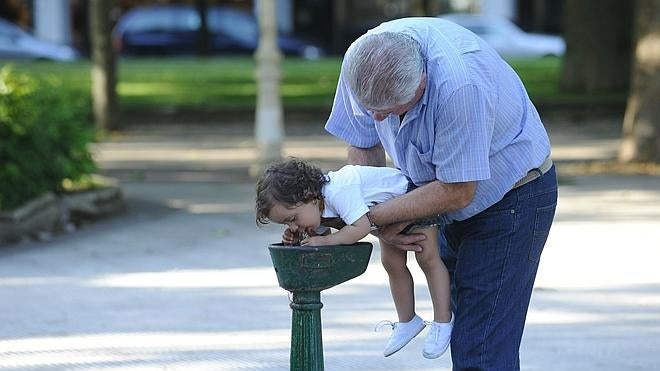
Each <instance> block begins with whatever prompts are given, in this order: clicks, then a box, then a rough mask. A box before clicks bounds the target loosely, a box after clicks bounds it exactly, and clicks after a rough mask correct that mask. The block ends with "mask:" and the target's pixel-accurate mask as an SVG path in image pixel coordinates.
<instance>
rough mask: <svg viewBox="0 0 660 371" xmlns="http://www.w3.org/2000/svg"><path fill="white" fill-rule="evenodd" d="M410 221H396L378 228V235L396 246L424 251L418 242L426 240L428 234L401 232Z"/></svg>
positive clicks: (408, 249) (402, 248)
mask: <svg viewBox="0 0 660 371" xmlns="http://www.w3.org/2000/svg"><path fill="white" fill-rule="evenodd" d="M409 224H410V222H401V223H394V224H389V225H385V226H382V227H380V228H379V229H378V237H379V238H381V239H382V240H383V241H385V242H387V243H389V244H391V245H393V246H394V247H396V248H398V249H401V250H405V251H417V252H419V251H422V246H421V245H419V244H417V242H420V241H424V240H425V239H426V236H425V235H424V234H422V233H411V234H401V231H402V230H404V229H405V228H406V227H407V226H408V225H409Z"/></svg>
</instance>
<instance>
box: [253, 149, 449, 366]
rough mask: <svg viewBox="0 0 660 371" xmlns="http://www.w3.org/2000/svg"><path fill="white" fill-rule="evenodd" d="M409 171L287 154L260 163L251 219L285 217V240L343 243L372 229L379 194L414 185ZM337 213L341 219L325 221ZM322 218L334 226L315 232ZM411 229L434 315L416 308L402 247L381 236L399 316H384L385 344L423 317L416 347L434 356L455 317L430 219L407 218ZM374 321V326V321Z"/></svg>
mask: <svg viewBox="0 0 660 371" xmlns="http://www.w3.org/2000/svg"><path fill="white" fill-rule="evenodd" d="M414 188H415V186H414V185H413V184H410V182H409V180H408V178H407V177H406V176H405V175H404V174H403V173H401V172H400V171H399V170H397V169H394V168H390V167H372V166H356V165H347V166H344V167H342V168H341V169H339V170H337V171H331V172H329V173H328V174H327V175H325V174H323V172H322V171H321V170H320V169H319V168H317V167H315V166H313V165H310V164H308V163H305V162H303V161H301V160H298V159H295V158H290V159H288V160H285V161H282V162H279V163H276V164H274V165H272V166H270V167H269V168H267V169H266V170H265V172H264V174H263V175H262V176H261V177H260V178H259V180H258V181H257V187H256V192H257V197H256V220H257V224H258V225H262V224H267V223H269V222H271V221H272V222H274V223H278V224H285V225H286V226H287V228H286V230H285V231H284V234H283V237H282V240H283V242H284V243H285V244H298V243H300V244H301V245H308V246H323V245H348V244H353V243H355V242H357V241H359V240H360V239H362V238H364V237H365V236H367V235H368V234H369V233H370V232H371V230H372V224H371V222H370V221H369V206H370V205H374V204H376V203H380V202H385V201H387V200H389V199H392V198H394V197H396V196H399V195H402V194H404V193H406V192H408V191H411V190H412V189H414ZM337 217H338V218H340V219H341V221H343V223H341V224H345V225H343V226H341V225H337V224H334V225H333V224H332V223H328V222H329V221H330V220H332V219H336V218H337ZM322 225H332V226H333V227H335V228H337V231H336V232H334V233H329V232H330V230H329V229H327V228H326V231H324V232H321V228H320V227H322ZM411 227H412V228H410V231H413V230H414V231H415V233H423V234H425V235H426V239H425V240H424V241H421V242H419V244H420V245H421V246H422V251H420V252H415V257H416V258H417V262H418V264H419V266H420V268H421V269H422V271H423V272H424V275H425V276H426V281H427V284H428V287H429V292H430V296H431V301H432V304H433V317H434V318H433V321H432V322H425V321H423V320H422V319H421V318H420V317H419V316H418V315H417V314H416V313H415V298H414V283H413V278H412V275H411V274H410V271H409V270H408V267H407V266H406V259H407V251H404V250H399V249H398V248H396V247H394V246H392V245H390V244H387V243H386V242H384V241H382V240H380V246H381V262H382V264H383V267H384V268H385V271H386V272H387V275H388V277H389V284H390V291H391V293H392V298H393V300H394V306H395V309H396V312H397V315H398V319H399V322H396V323H392V322H389V321H385V322H387V323H389V324H390V325H391V326H392V329H393V331H392V334H391V335H390V338H389V341H388V343H387V345H386V347H385V350H384V352H383V353H384V355H385V357H387V356H390V355H392V354H394V353H396V352H397V351H399V350H400V349H401V348H403V347H404V346H405V345H406V344H408V342H410V341H411V340H412V339H413V338H414V337H415V336H417V335H418V334H419V333H420V332H421V331H422V330H423V329H424V327H425V326H426V325H428V326H429V332H428V334H427V337H426V341H425V343H424V350H423V352H422V354H423V355H424V357H426V358H437V357H440V356H441V355H442V354H443V353H444V352H445V351H446V350H447V347H448V346H449V340H450V338H451V330H452V327H453V322H454V318H453V315H452V313H451V309H450V299H449V297H450V292H449V274H448V272H447V269H446V267H445V265H444V264H443V262H442V260H441V259H440V254H439V250H438V239H437V233H438V231H437V227H436V226H434V225H433V226H430V225H426V224H424V223H422V224H421V225H420V224H412V225H411ZM380 325H381V324H379V326H377V329H378V328H379V327H380Z"/></svg>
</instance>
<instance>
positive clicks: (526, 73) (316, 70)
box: [0, 57, 625, 109]
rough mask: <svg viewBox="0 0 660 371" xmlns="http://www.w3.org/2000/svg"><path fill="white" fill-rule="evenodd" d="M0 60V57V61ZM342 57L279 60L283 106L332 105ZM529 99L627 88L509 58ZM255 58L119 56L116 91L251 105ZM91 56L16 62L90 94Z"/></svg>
mask: <svg viewBox="0 0 660 371" xmlns="http://www.w3.org/2000/svg"><path fill="white" fill-rule="evenodd" d="M0 64H2V63H1V61H0ZM340 64H341V59H340V58H326V59H321V60H318V61H307V60H301V59H285V60H284V61H283V63H282V84H281V93H282V101H283V103H284V105H285V106H287V107H329V106H330V105H331V104H332V100H333V97H334V92H335V88H336V85H337V78H338V74H339V67H340ZM510 64H511V65H512V67H513V68H514V69H515V70H516V71H517V72H518V74H519V75H520V76H521V79H522V80H523V82H524V83H525V86H526V87H527V89H528V92H529V95H530V97H531V98H532V100H533V101H535V102H536V101H542V100H544V101H552V102H567V103H578V104H579V103H593V102H606V103H613V102H624V101H625V93H621V94H610V95H599V96H584V95H578V94H565V93H561V92H559V88H558V81H559V75H560V67H561V66H560V65H561V60H560V59H558V58H544V59H539V60H512V61H510ZM255 66H256V64H255V61H254V60H253V59H252V58H247V57H233V58H208V59H201V58H160V59H156V58H145V59H128V58H127V59H119V60H118V76H119V83H118V86H117V91H118V94H119V99H120V104H121V106H122V107H123V108H129V109H131V108H132V109H150V108H157V107H185V108H202V107H203V108H251V107H254V105H255V101H256V98H255V97H256V92H257V86H256V84H255V79H254V76H255ZM90 68H91V64H90V62H89V61H80V62H74V63H52V62H32V63H21V64H20V65H19V64H16V65H15V69H16V70H18V71H22V72H26V73H29V74H34V75H39V76H49V77H52V76H54V77H58V78H61V79H62V80H63V84H62V88H64V89H72V90H76V91H79V92H81V93H82V94H88V92H89V91H90Z"/></svg>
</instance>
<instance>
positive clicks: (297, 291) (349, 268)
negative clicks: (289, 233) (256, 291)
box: [268, 242, 373, 371]
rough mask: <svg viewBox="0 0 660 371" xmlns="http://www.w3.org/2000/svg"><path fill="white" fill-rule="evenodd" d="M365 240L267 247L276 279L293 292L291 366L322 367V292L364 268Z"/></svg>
mask: <svg viewBox="0 0 660 371" xmlns="http://www.w3.org/2000/svg"><path fill="white" fill-rule="evenodd" d="M372 248H373V246H372V245H371V243H368V242H357V243H355V244H352V245H333V246H291V245H284V244H281V243H276V244H272V245H270V246H268V250H269V251H270V258H271V260H272V261H273V266H274V267H275V273H276V274H277V281H278V283H279V285H280V287H282V288H283V289H285V290H287V291H289V292H291V293H292V294H293V299H292V301H291V303H290V304H289V306H290V307H291V309H292V316H291V353H290V358H289V360H290V369H291V370H292V371H293V370H295V371H299V370H305V371H307V370H313V371H318V370H323V367H324V366H323V339H322V333H321V308H322V307H323V303H321V291H322V290H325V289H328V288H330V287H333V286H336V285H338V284H340V283H342V282H346V281H348V280H350V279H352V278H355V277H357V276H359V275H361V274H362V273H364V271H365V270H366V269H367V265H368V264H369V258H370V256H371V250H372Z"/></svg>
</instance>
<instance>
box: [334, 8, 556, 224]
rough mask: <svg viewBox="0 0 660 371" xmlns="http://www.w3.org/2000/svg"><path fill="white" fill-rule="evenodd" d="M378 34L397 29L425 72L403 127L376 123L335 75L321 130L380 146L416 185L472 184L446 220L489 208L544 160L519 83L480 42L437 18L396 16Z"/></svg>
mask: <svg viewBox="0 0 660 371" xmlns="http://www.w3.org/2000/svg"><path fill="white" fill-rule="evenodd" d="M380 32H403V33H406V34H407V35H409V36H411V37H412V38H414V39H415V40H417V42H419V44H420V45H421V50H422V54H423V55H424V57H425V60H426V73H427V83H426V88H425V91H424V93H423V95H422V97H421V98H420V100H419V101H418V102H417V104H416V105H415V106H414V107H413V108H412V109H411V110H409V111H408V112H407V113H406V115H405V117H404V119H403V121H402V122H401V121H400V119H399V117H398V116H396V115H390V116H389V117H387V118H386V119H384V120H383V121H375V120H374V119H373V118H372V117H371V115H370V114H369V112H367V110H366V109H365V108H364V107H362V106H361V105H360V104H359V103H358V102H357V100H356V99H355V98H354V97H353V96H352V94H351V92H350V90H349V88H348V85H347V84H346V83H345V82H344V81H343V79H342V77H341V76H340V79H339V84H338V87H337V92H336V95H335V100H334V103H333V106H332V112H331V113H330V117H329V118H328V121H327V123H326V126H325V128H326V130H327V131H328V132H329V133H331V134H332V135H334V136H336V137H339V138H341V139H343V140H344V141H345V142H347V143H348V144H350V145H353V146H355V147H360V148H369V147H373V146H374V145H376V144H377V143H378V142H380V143H382V145H383V147H384V148H385V151H386V152H387V154H388V155H389V157H390V158H391V159H392V162H393V163H394V165H395V166H396V167H397V168H399V169H400V170H401V171H402V172H403V173H404V174H405V175H406V176H408V177H409V178H410V179H412V181H413V182H414V183H415V184H416V185H423V184H425V183H428V182H431V181H433V180H436V179H437V180H440V181H441V182H444V183H457V182H468V181H474V182H476V184H477V187H476V191H475V197H474V199H473V201H472V202H471V203H470V204H469V205H468V206H467V207H465V208H463V209H460V210H457V211H453V212H449V213H447V214H445V215H443V221H444V222H445V223H450V222H451V221H454V220H465V219H467V218H469V217H471V216H474V215H476V214H478V213H480V212H481V211H483V210H485V209H487V208H488V207H490V206H492V205H493V204H495V203H496V202H498V201H499V200H501V199H502V197H503V196H504V194H506V193H507V192H508V191H509V190H511V188H512V187H513V185H514V184H515V183H516V182H517V181H518V180H519V179H520V178H522V177H523V176H524V175H525V174H526V173H527V172H528V171H529V170H530V169H533V168H536V167H538V166H539V165H541V163H543V161H544V160H545V158H546V157H548V156H549V155H550V140H549V138H548V135H547V133H546V131H545V128H544V127H543V123H542V122H541V119H540V118H539V115H538V112H537V111H536V108H535V107H534V105H533V104H532V102H531V101H530V99H529V97H528V95H527V92H526V91H525V87H524V86H523V84H522V82H521V81H520V79H519V78H518V76H517V75H516V73H515V72H514V71H513V69H511V67H510V66H509V65H508V64H507V63H506V62H504V60H502V59H501V58H500V57H499V56H498V54H497V53H496V52H495V51H494V50H493V49H492V48H491V47H490V46H488V45H487V44H486V43H485V42H484V41H483V40H481V39H480V38H479V37H477V36H476V35H474V34H473V33H471V32H469V31H467V30H466V29H464V28H462V27H460V26H457V25H455V24H453V23H451V22H448V21H445V20H442V19H438V18H403V19H398V20H394V21H390V22H386V23H383V24H381V25H380V26H378V27H376V28H374V29H372V30H370V31H369V32H368V33H367V35H368V34H371V33H380ZM362 37H364V36H362ZM358 40H359V39H358Z"/></svg>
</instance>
